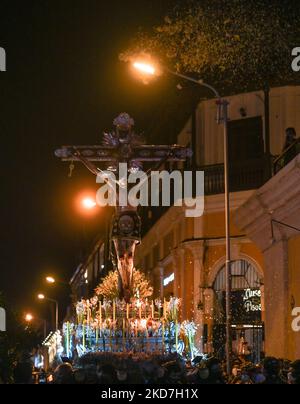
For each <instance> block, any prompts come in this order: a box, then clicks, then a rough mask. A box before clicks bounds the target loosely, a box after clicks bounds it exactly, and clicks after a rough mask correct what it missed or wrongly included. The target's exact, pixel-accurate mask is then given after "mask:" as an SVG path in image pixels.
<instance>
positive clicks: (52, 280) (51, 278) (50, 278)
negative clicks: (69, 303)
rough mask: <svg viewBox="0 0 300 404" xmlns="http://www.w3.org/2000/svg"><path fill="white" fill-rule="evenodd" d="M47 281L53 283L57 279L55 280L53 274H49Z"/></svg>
mask: <svg viewBox="0 0 300 404" xmlns="http://www.w3.org/2000/svg"><path fill="white" fill-rule="evenodd" d="M46 282H48V283H51V284H53V283H55V282H56V281H55V279H54V278H53V277H52V276H47V277H46Z"/></svg>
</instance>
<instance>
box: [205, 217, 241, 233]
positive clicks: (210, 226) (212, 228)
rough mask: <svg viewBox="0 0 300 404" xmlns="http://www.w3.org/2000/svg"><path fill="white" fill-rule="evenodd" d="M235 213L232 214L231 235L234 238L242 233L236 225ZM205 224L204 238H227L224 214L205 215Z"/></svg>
mask: <svg viewBox="0 0 300 404" xmlns="http://www.w3.org/2000/svg"><path fill="white" fill-rule="evenodd" d="M233 216H234V213H232V214H231V225H230V233H231V235H232V236H238V235H241V234H242V233H241V232H240V231H239V230H238V229H237V227H236V226H235V225H234V220H233ZM203 220H204V223H203V229H204V231H203V237H207V238H209V237H211V238H214V237H225V217H224V213H222V212H220V213H210V214H208V215H205V216H204V218H203Z"/></svg>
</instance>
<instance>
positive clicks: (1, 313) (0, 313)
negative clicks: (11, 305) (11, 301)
mask: <svg viewBox="0 0 300 404" xmlns="http://www.w3.org/2000/svg"><path fill="white" fill-rule="evenodd" d="M0 331H6V313H5V310H4V309H3V308H2V307H0Z"/></svg>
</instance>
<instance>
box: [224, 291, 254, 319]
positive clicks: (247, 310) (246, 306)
mask: <svg viewBox="0 0 300 404" xmlns="http://www.w3.org/2000/svg"><path fill="white" fill-rule="evenodd" d="M219 298H221V299H222V307H223V313H226V295H225V292H222V295H220V297H219ZM231 311H232V324H236V325H242V324H249V325H250V324H258V323H260V322H261V312H262V305H261V291H260V289H250V288H249V289H242V290H233V291H232V292H231Z"/></svg>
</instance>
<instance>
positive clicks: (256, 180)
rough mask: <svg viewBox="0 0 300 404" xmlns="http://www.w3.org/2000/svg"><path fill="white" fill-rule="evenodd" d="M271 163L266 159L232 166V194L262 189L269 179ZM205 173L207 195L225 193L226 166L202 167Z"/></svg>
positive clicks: (230, 171)
mask: <svg viewBox="0 0 300 404" xmlns="http://www.w3.org/2000/svg"><path fill="white" fill-rule="evenodd" d="M269 167H270V162H269V160H268V159H267V158H266V157H263V158H261V159H255V160H249V161H245V162H243V163H237V164H230V167H229V188H230V192H237V191H247V190H250V189H257V188H259V187H261V186H262V185H263V184H264V183H265V182H266V181H267V180H268V179H269V175H268V173H269ZM199 170H201V171H204V173H205V175H204V190H205V195H217V194H223V193H224V165H223V164H217V165H211V166H205V167H200V168H199Z"/></svg>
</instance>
